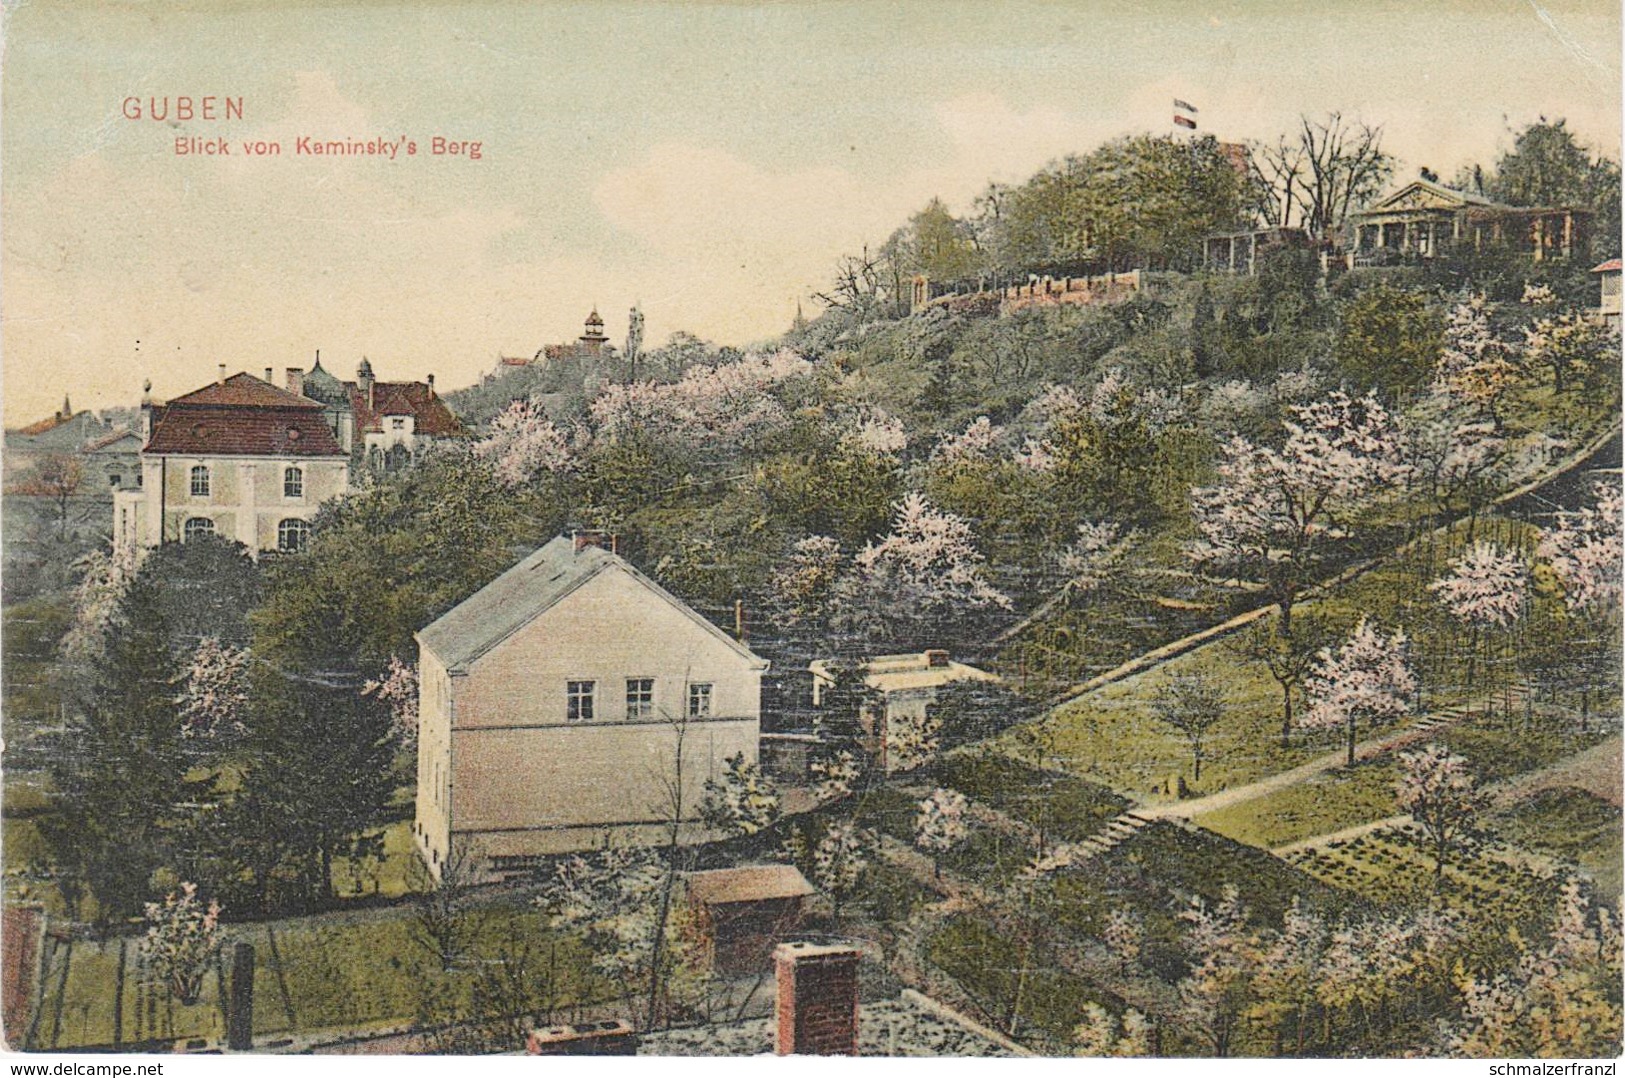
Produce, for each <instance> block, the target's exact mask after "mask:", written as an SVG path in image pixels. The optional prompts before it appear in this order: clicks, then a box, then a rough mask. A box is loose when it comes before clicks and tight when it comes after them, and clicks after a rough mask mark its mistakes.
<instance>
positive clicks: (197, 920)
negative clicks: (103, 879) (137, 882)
mask: <svg viewBox="0 0 1625 1078" xmlns="http://www.w3.org/2000/svg"><path fill="white" fill-rule="evenodd" d="M146 923H147V934H146V936H145V937H143V938H142V941H141V949H142V951H143V952H144V953H145V955H146V958H147V967H148V969H150V970H151V971H152V972H153V974H154V975H156V976H157V977H158V978H159V981H160V983H162V984H163V985H164V986H165V987H166V988H168V990H169V994H170V995H171V996H173V997H174V998H175V999H176V1001H178V1002H180V1003H182V1004H185V1005H187V1006H190V1005H192V1004H194V1003H196V1002H197V1001H198V995H199V993H200V992H201V991H202V989H203V975H204V974H205V973H207V972H208V970H209V964H210V963H211V962H212V961H213V960H214V956H215V952H216V951H218V950H219V949H220V931H221V930H220V903H218V902H214V901H211V902H209V904H208V905H207V906H205V905H204V904H203V900H202V899H200V898H199V897H198V893H197V884H195V883H189V882H188V883H182V884H181V885H180V889H179V890H178V891H171V892H169V894H168V895H166V896H164V900H163V901H162V902H149V903H147V905H146Z"/></svg>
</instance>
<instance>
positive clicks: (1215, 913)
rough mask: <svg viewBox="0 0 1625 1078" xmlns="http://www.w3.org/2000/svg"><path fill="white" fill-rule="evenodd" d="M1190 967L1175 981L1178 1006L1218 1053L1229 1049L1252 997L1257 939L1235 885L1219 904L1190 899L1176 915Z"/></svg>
mask: <svg viewBox="0 0 1625 1078" xmlns="http://www.w3.org/2000/svg"><path fill="white" fill-rule="evenodd" d="M1180 919H1181V920H1183V921H1185V922H1186V923H1187V924H1188V925H1189V926H1190V927H1189V928H1187V929H1186V930H1185V935H1184V939H1183V940H1182V942H1183V944H1184V949H1185V952H1186V954H1187V956H1188V957H1189V959H1190V963H1191V971H1190V973H1189V974H1188V975H1187V976H1186V977H1185V979H1184V980H1182V981H1180V982H1179V986H1178V991H1179V1002H1180V1011H1181V1013H1182V1015H1183V1016H1184V1018H1185V1020H1186V1021H1188V1022H1189V1023H1190V1024H1191V1025H1192V1026H1193V1027H1194V1028H1195V1029H1196V1030H1197V1031H1198V1032H1199V1033H1200V1034H1201V1035H1202V1036H1203V1037H1204V1038H1205V1039H1206V1040H1207V1042H1208V1045H1209V1047H1211V1048H1212V1049H1213V1054H1214V1055H1215V1056H1218V1057H1220V1058H1223V1057H1225V1056H1228V1055H1229V1054H1230V1047H1231V1043H1232V1041H1233V1040H1234V1037H1235V1034H1236V1032H1237V1029H1238V1027H1239V1026H1240V1024H1241V1021H1242V1017H1243V1015H1244V1014H1245V1013H1246V1011H1247V1008H1248V1006H1249V1004H1250V1002H1251V999H1252V982H1253V978H1254V976H1255V974H1256V967H1257V960H1258V956H1257V946H1258V940H1257V939H1256V937H1255V936H1254V935H1253V934H1252V933H1251V932H1249V931H1248V928H1247V920H1248V911H1247V907H1246V906H1245V905H1243V904H1242V902H1241V898H1240V895H1239V893H1238V892H1237V890H1236V888H1235V887H1233V886H1232V887H1226V888H1225V893H1224V896H1223V898H1222V899H1221V900H1220V902H1219V903H1218V905H1216V906H1209V905H1208V904H1207V903H1206V902H1205V901H1204V900H1203V899H1202V898H1200V897H1197V898H1195V899H1193V900H1192V902H1191V905H1190V907H1189V908H1188V909H1187V910H1186V911H1185V912H1184V913H1182V914H1181V915H1180Z"/></svg>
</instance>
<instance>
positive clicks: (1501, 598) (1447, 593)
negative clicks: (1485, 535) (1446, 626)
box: [1428, 542, 1529, 684]
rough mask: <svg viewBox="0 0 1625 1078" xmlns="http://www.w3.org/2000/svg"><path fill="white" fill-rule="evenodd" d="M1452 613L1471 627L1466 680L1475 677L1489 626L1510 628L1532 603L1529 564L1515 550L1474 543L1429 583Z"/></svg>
mask: <svg viewBox="0 0 1625 1078" xmlns="http://www.w3.org/2000/svg"><path fill="white" fill-rule="evenodd" d="M1428 590H1429V591H1431V592H1433V593H1434V594H1435V595H1437V596H1438V597H1439V601H1440V602H1442V603H1443V604H1444V605H1445V607H1446V608H1447V609H1448V610H1449V611H1450V614H1451V616H1452V617H1454V618H1455V619H1456V620H1457V621H1459V622H1461V623H1462V624H1464V625H1466V626H1468V627H1469V629H1470V630H1471V632H1472V639H1471V641H1470V642H1469V644H1468V659H1467V681H1468V684H1471V683H1472V681H1473V669H1474V662H1475V660H1476V658H1477V651H1478V640H1479V636H1480V634H1482V633H1484V632H1485V631H1486V630H1492V631H1493V630H1497V629H1499V630H1503V631H1505V630H1509V629H1511V627H1512V626H1513V625H1514V624H1515V623H1516V622H1518V621H1519V620H1521V619H1522V618H1523V616H1524V613H1525V611H1526V609H1527V606H1528V603H1529V565H1528V563H1527V562H1525V561H1524V559H1523V558H1522V557H1521V556H1520V555H1519V554H1517V553H1516V552H1514V551H1509V550H1502V549H1500V548H1499V547H1497V546H1496V545H1495V544H1493V543H1486V542H1478V543H1474V544H1473V546H1472V549H1470V550H1469V551H1468V552H1467V553H1465V554H1463V555H1462V556H1461V557H1459V558H1452V559H1451V560H1450V572H1449V573H1447V574H1446V575H1444V576H1442V577H1440V578H1439V579H1438V580H1435V581H1433V583H1431V584H1429V585H1428Z"/></svg>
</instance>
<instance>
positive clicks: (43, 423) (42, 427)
mask: <svg viewBox="0 0 1625 1078" xmlns="http://www.w3.org/2000/svg"><path fill="white" fill-rule="evenodd" d="M72 418H73V416H71V415H63V414H62V413H61V412H58V413H57V414H56V415H53V416H47V417H46V418H44V419H41V420H40V421H39V422H37V423H30V424H28V426H26V427H23V428H22V429H21V430H18V431H17V432H16V433H18V434H45V433H47V432H49V431H53V430H55V429H56V428H58V427H60V426H61V425H62V424H64V423H66V422H68V420H70V419H72Z"/></svg>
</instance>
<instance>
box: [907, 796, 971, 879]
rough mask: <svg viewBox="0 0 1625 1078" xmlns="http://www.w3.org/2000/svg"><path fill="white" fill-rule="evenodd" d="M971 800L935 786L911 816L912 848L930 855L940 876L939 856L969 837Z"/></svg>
mask: <svg viewBox="0 0 1625 1078" xmlns="http://www.w3.org/2000/svg"><path fill="white" fill-rule="evenodd" d="M969 812H970V800H969V799H968V798H966V797H965V795H964V794H962V793H960V792H959V791H958V790H952V789H947V788H945V787H941V786H939V787H937V788H936V789H935V790H932V791H931V794H930V796H929V797H927V798H925V800H923V801H921V802H920V803H919V809H918V811H917V812H916V813H915V815H914V845H916V846H918V847H919V848H920V849H922V850H924V851H925V852H926V853H929V854H930V855H931V864H932V868H933V870H934V871H935V872H936V874H937V875H938V876H941V875H942V855H943V854H945V853H951V852H952V851H953V850H954V848H955V847H957V846H958V845H959V844H960V843H962V842H964V841H965V840H966V839H967V838H969V837H970V822H969V819H968V813H969Z"/></svg>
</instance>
